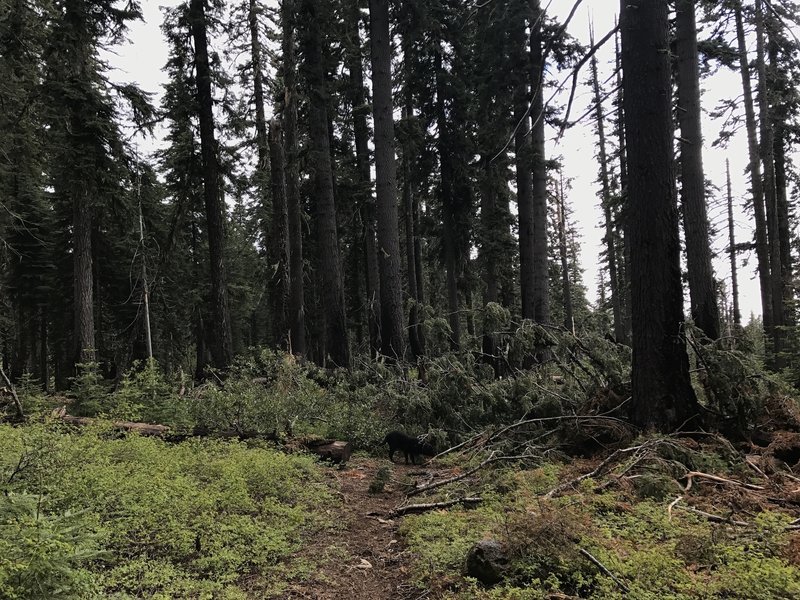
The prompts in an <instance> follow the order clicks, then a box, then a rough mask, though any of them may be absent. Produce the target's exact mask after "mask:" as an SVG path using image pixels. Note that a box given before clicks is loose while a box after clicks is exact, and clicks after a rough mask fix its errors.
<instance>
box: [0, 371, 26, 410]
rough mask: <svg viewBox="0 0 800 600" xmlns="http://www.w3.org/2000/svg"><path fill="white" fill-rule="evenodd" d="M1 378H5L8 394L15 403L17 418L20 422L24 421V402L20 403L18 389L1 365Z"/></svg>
mask: <svg viewBox="0 0 800 600" xmlns="http://www.w3.org/2000/svg"><path fill="white" fill-rule="evenodd" d="M0 377H2V378H3V381H4V382H5V384H6V386H7V388H8V393H9V394H11V399H12V400H13V401H14V408H15V409H16V411H17V417H18V418H19V419H20V420H24V419H25V411H24V410H22V402H20V400H19V396H17V389H16V388H15V387H14V384H13V383H11V380H10V379H9V378H8V375H6V372H5V371H4V370H3V367H2V365H0Z"/></svg>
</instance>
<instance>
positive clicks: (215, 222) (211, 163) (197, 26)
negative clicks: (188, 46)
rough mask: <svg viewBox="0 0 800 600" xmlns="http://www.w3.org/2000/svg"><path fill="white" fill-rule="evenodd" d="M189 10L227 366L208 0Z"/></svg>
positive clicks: (217, 341)
mask: <svg viewBox="0 0 800 600" xmlns="http://www.w3.org/2000/svg"><path fill="white" fill-rule="evenodd" d="M189 11H190V21H191V26H192V36H193V38H194V48H195V52H194V61H195V71H196V83H197V104H198V107H199V110H200V147H201V152H202V156H203V197H204V200H205V212H206V224H207V228H208V249H209V257H210V260H211V302H212V306H213V311H214V325H213V331H214V343H213V345H212V348H211V354H212V356H213V358H214V366H215V367H217V368H218V369H224V368H226V367H227V366H228V365H230V363H231V360H232V359H233V341H232V335H231V320H230V311H229V310H228V285H227V273H226V268H225V206H224V201H223V200H222V198H221V197H220V187H221V186H220V177H219V165H218V164H217V142H216V140H215V138H214V106H213V98H212V96H211V69H210V67H209V63H208V36H207V30H206V29H207V26H206V15H205V0H191V4H190V9H189Z"/></svg>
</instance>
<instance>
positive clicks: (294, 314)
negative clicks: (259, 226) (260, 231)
mask: <svg viewBox="0 0 800 600" xmlns="http://www.w3.org/2000/svg"><path fill="white" fill-rule="evenodd" d="M295 16H296V9H295V0H283V1H282V3H281V22H282V29H283V40H282V42H281V49H282V52H283V85H284V100H283V115H282V116H283V132H284V140H283V141H284V148H285V151H286V201H287V212H288V220H289V311H288V312H289V315H288V318H289V330H290V333H289V348H290V349H291V351H292V353H293V354H297V355H299V356H305V354H306V317H305V310H306V309H305V291H304V283H305V282H304V280H303V209H302V205H301V202H300V171H299V167H298V154H299V151H298V146H297V83H296V81H297V62H296V59H295Z"/></svg>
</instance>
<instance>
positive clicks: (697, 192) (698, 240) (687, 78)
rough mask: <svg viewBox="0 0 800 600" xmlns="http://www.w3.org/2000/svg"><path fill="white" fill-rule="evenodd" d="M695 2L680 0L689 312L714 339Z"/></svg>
mask: <svg viewBox="0 0 800 600" xmlns="http://www.w3.org/2000/svg"><path fill="white" fill-rule="evenodd" d="M694 4H695V3H694V0H677V2H676V12H677V17H676V19H675V33H676V38H677V40H676V41H677V54H678V110H677V113H678V121H679V124H680V128H681V135H680V138H679V139H680V156H681V170H680V178H681V204H682V207H683V230H684V233H685V235H686V265H687V271H688V276H689V277H688V278H689V297H690V304H691V315H692V318H693V319H694V321H695V323H696V324H697V326H698V327H699V328H700V329H702V330H703V332H704V333H705V334H706V335H707V336H708V337H709V338H711V339H712V340H715V339H717V338H718V337H719V308H718V307H717V293H716V286H715V284H714V272H713V269H712V267H711V247H710V242H709V233H708V214H707V209H706V198H705V177H704V175H703V134H702V129H701V124H700V117H701V107H700V67H699V58H698V54H697V24H696V22H695V11H694Z"/></svg>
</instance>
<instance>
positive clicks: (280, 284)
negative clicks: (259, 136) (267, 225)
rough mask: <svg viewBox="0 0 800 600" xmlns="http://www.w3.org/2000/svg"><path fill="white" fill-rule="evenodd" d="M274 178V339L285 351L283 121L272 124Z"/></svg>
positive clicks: (286, 272) (286, 267) (286, 281)
mask: <svg viewBox="0 0 800 600" xmlns="http://www.w3.org/2000/svg"><path fill="white" fill-rule="evenodd" d="M269 156H270V178H271V183H272V228H271V232H272V238H273V239H272V242H271V243H270V246H271V247H272V248H274V249H275V250H274V256H273V260H274V262H273V264H274V265H275V272H274V273H273V274H272V278H273V281H274V288H273V292H272V293H273V303H272V330H273V337H274V338H275V340H276V341H277V342H278V343H279V344H280V346H281V347H282V348H288V342H289V336H290V334H289V324H288V313H287V307H288V304H289V211H288V207H287V203H286V157H285V155H284V152H283V131H282V129H281V122H280V120H278V119H273V120H272V121H270V123H269Z"/></svg>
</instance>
